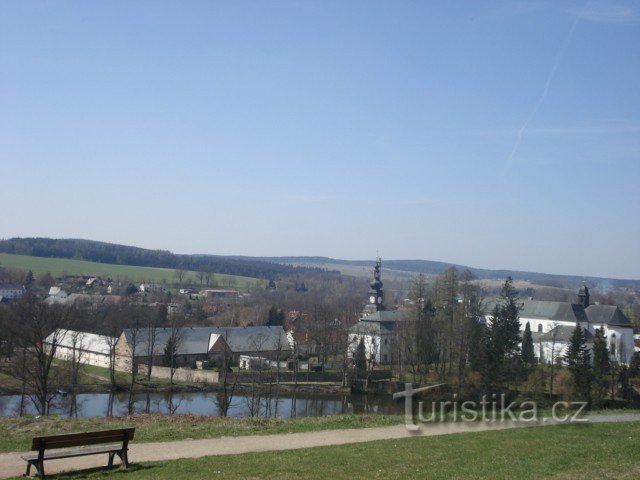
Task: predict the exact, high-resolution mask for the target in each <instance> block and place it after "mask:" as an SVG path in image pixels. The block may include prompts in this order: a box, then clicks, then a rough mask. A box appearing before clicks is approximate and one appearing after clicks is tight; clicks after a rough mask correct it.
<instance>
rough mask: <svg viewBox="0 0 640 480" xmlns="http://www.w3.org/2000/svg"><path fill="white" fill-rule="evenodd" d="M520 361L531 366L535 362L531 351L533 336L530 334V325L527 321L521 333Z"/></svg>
mask: <svg viewBox="0 0 640 480" xmlns="http://www.w3.org/2000/svg"><path fill="white" fill-rule="evenodd" d="M522 361H523V362H524V364H525V365H528V366H531V365H533V364H534V363H535V355H534V353H533V337H532V336H531V325H530V324H529V322H527V325H526V327H525V328H524V334H523V335H522Z"/></svg>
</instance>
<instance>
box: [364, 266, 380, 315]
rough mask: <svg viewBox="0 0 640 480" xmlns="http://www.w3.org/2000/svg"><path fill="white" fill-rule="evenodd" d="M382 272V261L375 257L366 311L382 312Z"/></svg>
mask: <svg viewBox="0 0 640 480" xmlns="http://www.w3.org/2000/svg"><path fill="white" fill-rule="evenodd" d="M381 270H382V259H381V258H380V257H376V266H375V267H374V269H373V278H374V280H373V282H371V284H370V285H371V290H369V305H367V310H372V311H374V312H379V311H380V310H384V293H383V291H382V281H381V280H380V271H381Z"/></svg>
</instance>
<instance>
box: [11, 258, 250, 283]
mask: <svg viewBox="0 0 640 480" xmlns="http://www.w3.org/2000/svg"><path fill="white" fill-rule="evenodd" d="M0 266H2V267H8V268H15V269H19V270H24V271H28V270H31V271H32V272H33V274H34V275H35V276H36V277H37V276H38V275H43V274H45V273H47V272H49V273H50V274H51V275H52V276H54V277H61V276H64V275H91V276H96V277H101V278H105V279H106V278H111V279H112V280H114V281H116V282H119V281H120V282H125V281H130V282H134V283H160V284H164V285H173V284H175V283H176V282H177V278H176V275H175V270H173V269H170V268H155V267H137V266H133V265H114V264H109V263H97V262H88V261H85V260H73V259H67V258H45V257H33V256H28V255H13V254H8V253H0ZM256 282H261V283H262V281H261V280H258V279H255V278H250V277H241V276H236V275H225V274H218V273H216V274H215V275H214V277H213V279H212V284H215V285H218V286H223V287H230V288H237V289H240V290H249V289H251V288H252V287H253V286H254V285H255V284H256ZM183 284H184V285H196V286H197V285H200V280H199V279H198V277H197V272H194V271H187V272H185V276H184V279H183Z"/></svg>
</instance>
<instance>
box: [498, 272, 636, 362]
mask: <svg viewBox="0 0 640 480" xmlns="http://www.w3.org/2000/svg"><path fill="white" fill-rule="evenodd" d="M491 304H492V302H489V304H488V308H487V311H491ZM521 304H522V308H521V310H520V313H519V318H520V330H521V332H524V329H525V328H526V325H527V323H529V325H530V328H531V332H532V337H533V343H534V350H535V352H536V355H537V356H538V358H539V359H540V360H541V361H542V362H544V363H550V362H551V361H552V355H551V352H553V360H555V359H556V358H558V357H561V356H562V355H563V353H558V352H565V350H566V347H567V346H568V342H569V339H570V338H571V333H573V330H574V329H575V327H576V325H580V326H582V327H583V329H584V331H585V337H586V339H587V342H586V344H587V348H591V344H592V342H593V337H594V336H595V334H596V330H597V329H602V331H603V333H604V336H605V339H606V341H607V345H608V347H609V353H610V355H611V359H612V360H614V361H617V362H621V363H629V362H630V361H631V357H632V355H633V351H634V348H633V347H634V345H633V325H632V324H631V322H630V321H629V319H628V318H627V317H626V316H625V314H624V313H623V312H622V311H621V310H620V308H618V307H617V306H615V305H592V304H591V303H590V298H589V289H588V287H587V286H586V285H585V284H583V286H582V287H581V288H580V290H579V291H578V302H577V303H569V302H549V301H543V300H524V301H522V302H521ZM487 320H488V321H491V317H490V316H487Z"/></svg>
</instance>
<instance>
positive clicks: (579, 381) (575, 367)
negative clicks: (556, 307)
mask: <svg viewBox="0 0 640 480" xmlns="http://www.w3.org/2000/svg"><path fill="white" fill-rule="evenodd" d="M564 359H565V362H566V363H567V365H568V366H569V370H570V371H571V374H572V375H573V381H574V384H575V387H576V395H577V397H578V398H579V399H581V400H584V401H590V400H591V380H592V371H591V365H590V363H591V355H590V354H589V350H588V349H587V345H586V342H585V337H584V329H583V328H582V326H581V325H580V324H579V323H578V324H577V325H576V328H575V329H574V330H573V333H572V334H571V340H570V341H569V348H568V350H567V353H566V354H565V357H564Z"/></svg>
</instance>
